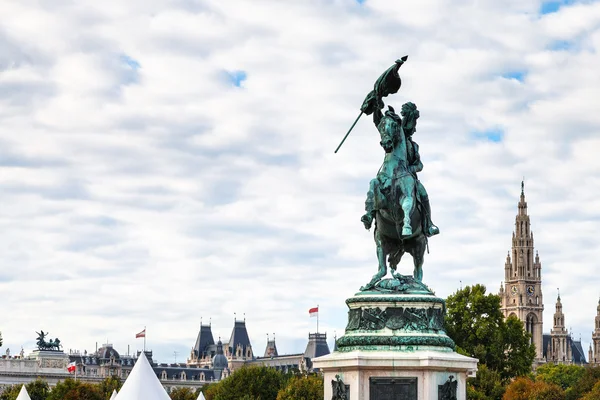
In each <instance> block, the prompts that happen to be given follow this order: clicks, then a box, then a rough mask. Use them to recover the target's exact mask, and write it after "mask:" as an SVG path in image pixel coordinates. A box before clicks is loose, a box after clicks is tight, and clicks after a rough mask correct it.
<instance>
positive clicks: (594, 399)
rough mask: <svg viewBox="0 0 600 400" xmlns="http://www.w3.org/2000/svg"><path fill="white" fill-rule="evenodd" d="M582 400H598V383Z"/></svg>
mask: <svg viewBox="0 0 600 400" xmlns="http://www.w3.org/2000/svg"><path fill="white" fill-rule="evenodd" d="M581 399H582V400H600V382H597V383H596V384H595V385H594V387H593V388H592V390H591V391H589V392H587V393H586V394H585V395H584V396H583V397H582V398H581Z"/></svg>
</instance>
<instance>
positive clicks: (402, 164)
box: [336, 56, 440, 291]
mask: <svg viewBox="0 0 600 400" xmlns="http://www.w3.org/2000/svg"><path fill="white" fill-rule="evenodd" d="M407 59H408V57H407V56H405V57H403V58H401V59H399V60H397V61H396V62H395V64H394V65H393V66H392V67H390V68H389V69H388V70H386V71H385V72H384V73H383V74H382V75H381V76H380V77H379V79H378V80H377V81H376V82H375V86H374V89H373V90H372V91H371V92H370V93H369V94H368V95H367V97H366V98H365V100H364V101H363V104H362V106H361V113H360V114H359V116H358V118H357V119H356V121H354V124H353V125H352V127H351V128H350V130H349V131H348V133H347V134H346V136H345V137H344V139H343V140H342V143H340V146H341V145H342V144H343V142H344V140H345V139H346V138H347V137H348V134H349V133H350V131H351V130H352V128H353V127H354V125H355V124H356V122H357V121H358V119H359V118H360V117H361V116H362V114H366V115H371V114H372V115H373V123H374V124H375V126H376V127H377V130H378V131H379V135H380V139H381V140H380V142H379V144H380V145H381V147H382V148H383V150H384V152H385V155H384V159H383V164H382V165H381V167H380V168H379V171H378V172H377V176H376V177H375V178H374V179H372V180H371V182H370V184H369V190H368V192H367V200H366V201H365V211H366V213H365V214H364V215H363V216H362V218H361V221H362V223H363V224H364V227H365V229H371V227H372V226H373V223H374V225H375V229H374V238H375V244H376V247H377V259H378V263H379V268H378V271H377V273H376V274H375V275H374V276H373V278H372V279H371V281H370V282H369V283H367V284H366V285H365V286H363V287H361V290H362V291H366V290H373V289H374V290H377V289H382V288H383V289H398V287H402V286H406V285H410V284H412V285H413V286H414V285H416V286H423V285H422V280H423V261H424V260H423V258H424V254H425V251H426V249H427V246H428V238H429V237H431V236H434V235H437V234H438V233H439V232H440V231H439V228H438V227H437V226H436V225H435V224H434V223H433V222H432V220H431V206H430V204H429V196H428V195H427V191H426V190H425V187H424V186H423V184H422V183H421V182H420V181H419V179H418V178H417V173H418V172H420V171H421V170H422V169H423V163H422V161H421V157H420V154H419V146H418V145H417V143H416V142H414V140H413V135H414V133H415V132H416V127H417V120H418V119H419V110H418V109H417V106H416V105H415V104H414V103H411V102H407V103H405V104H403V105H402V108H401V110H400V115H398V114H397V113H396V111H395V110H394V108H393V107H392V106H389V105H388V109H387V110H386V111H385V113H383V112H382V109H383V108H384V107H385V105H384V103H383V97H386V96H388V95H390V94H394V93H396V92H398V90H399V89H400V86H401V83H402V82H401V79H400V76H399V74H398V70H399V68H400V66H402V64H404V62H405V61H406V60H407ZM340 146H338V149H337V150H339V147H340ZM337 150H336V152H337ZM405 253H409V254H410V255H411V256H412V258H413V264H414V271H413V275H412V277H410V276H404V275H401V274H398V273H396V269H397V266H398V263H399V262H400V260H401V259H402V256H403V255H404V254H405ZM388 266H389V268H390V269H391V273H392V277H393V278H394V279H393V280H386V281H382V279H383V278H384V277H385V275H386V274H387V269H388Z"/></svg>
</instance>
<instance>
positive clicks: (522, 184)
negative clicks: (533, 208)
mask: <svg viewBox="0 0 600 400" xmlns="http://www.w3.org/2000/svg"><path fill="white" fill-rule="evenodd" d="M521 196H525V177H523V180H522V181H521Z"/></svg>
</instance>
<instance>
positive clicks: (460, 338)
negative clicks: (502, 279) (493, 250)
mask: <svg viewBox="0 0 600 400" xmlns="http://www.w3.org/2000/svg"><path fill="white" fill-rule="evenodd" d="M446 307H447V315H446V321H445V325H446V332H447V333H448V336H450V338H452V340H454V342H455V343H456V346H457V351H458V352H459V353H462V354H464V355H467V356H470V357H475V358H477V359H479V363H480V364H483V365H485V366H486V367H487V368H489V369H490V370H492V371H496V372H497V373H499V374H500V377H501V379H502V380H503V381H504V382H506V381H507V380H509V379H511V378H514V377H517V376H522V375H526V374H528V373H530V372H531V365H532V363H533V359H534V357H535V346H534V345H533V344H530V335H529V334H528V333H527V332H525V330H524V328H523V323H522V322H521V321H519V320H518V319H517V318H516V317H509V318H507V319H506V320H504V316H503V315H502V312H501V311H500V296H497V295H494V294H486V288H485V286H484V285H474V286H467V287H465V288H464V289H461V290H458V291H457V292H456V293H454V294H452V295H450V296H448V299H447V301H446Z"/></svg>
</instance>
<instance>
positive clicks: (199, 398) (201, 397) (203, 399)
mask: <svg viewBox="0 0 600 400" xmlns="http://www.w3.org/2000/svg"><path fill="white" fill-rule="evenodd" d="M198 400H206V399H205V398H204V395H203V394H202V392H200V396H198Z"/></svg>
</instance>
